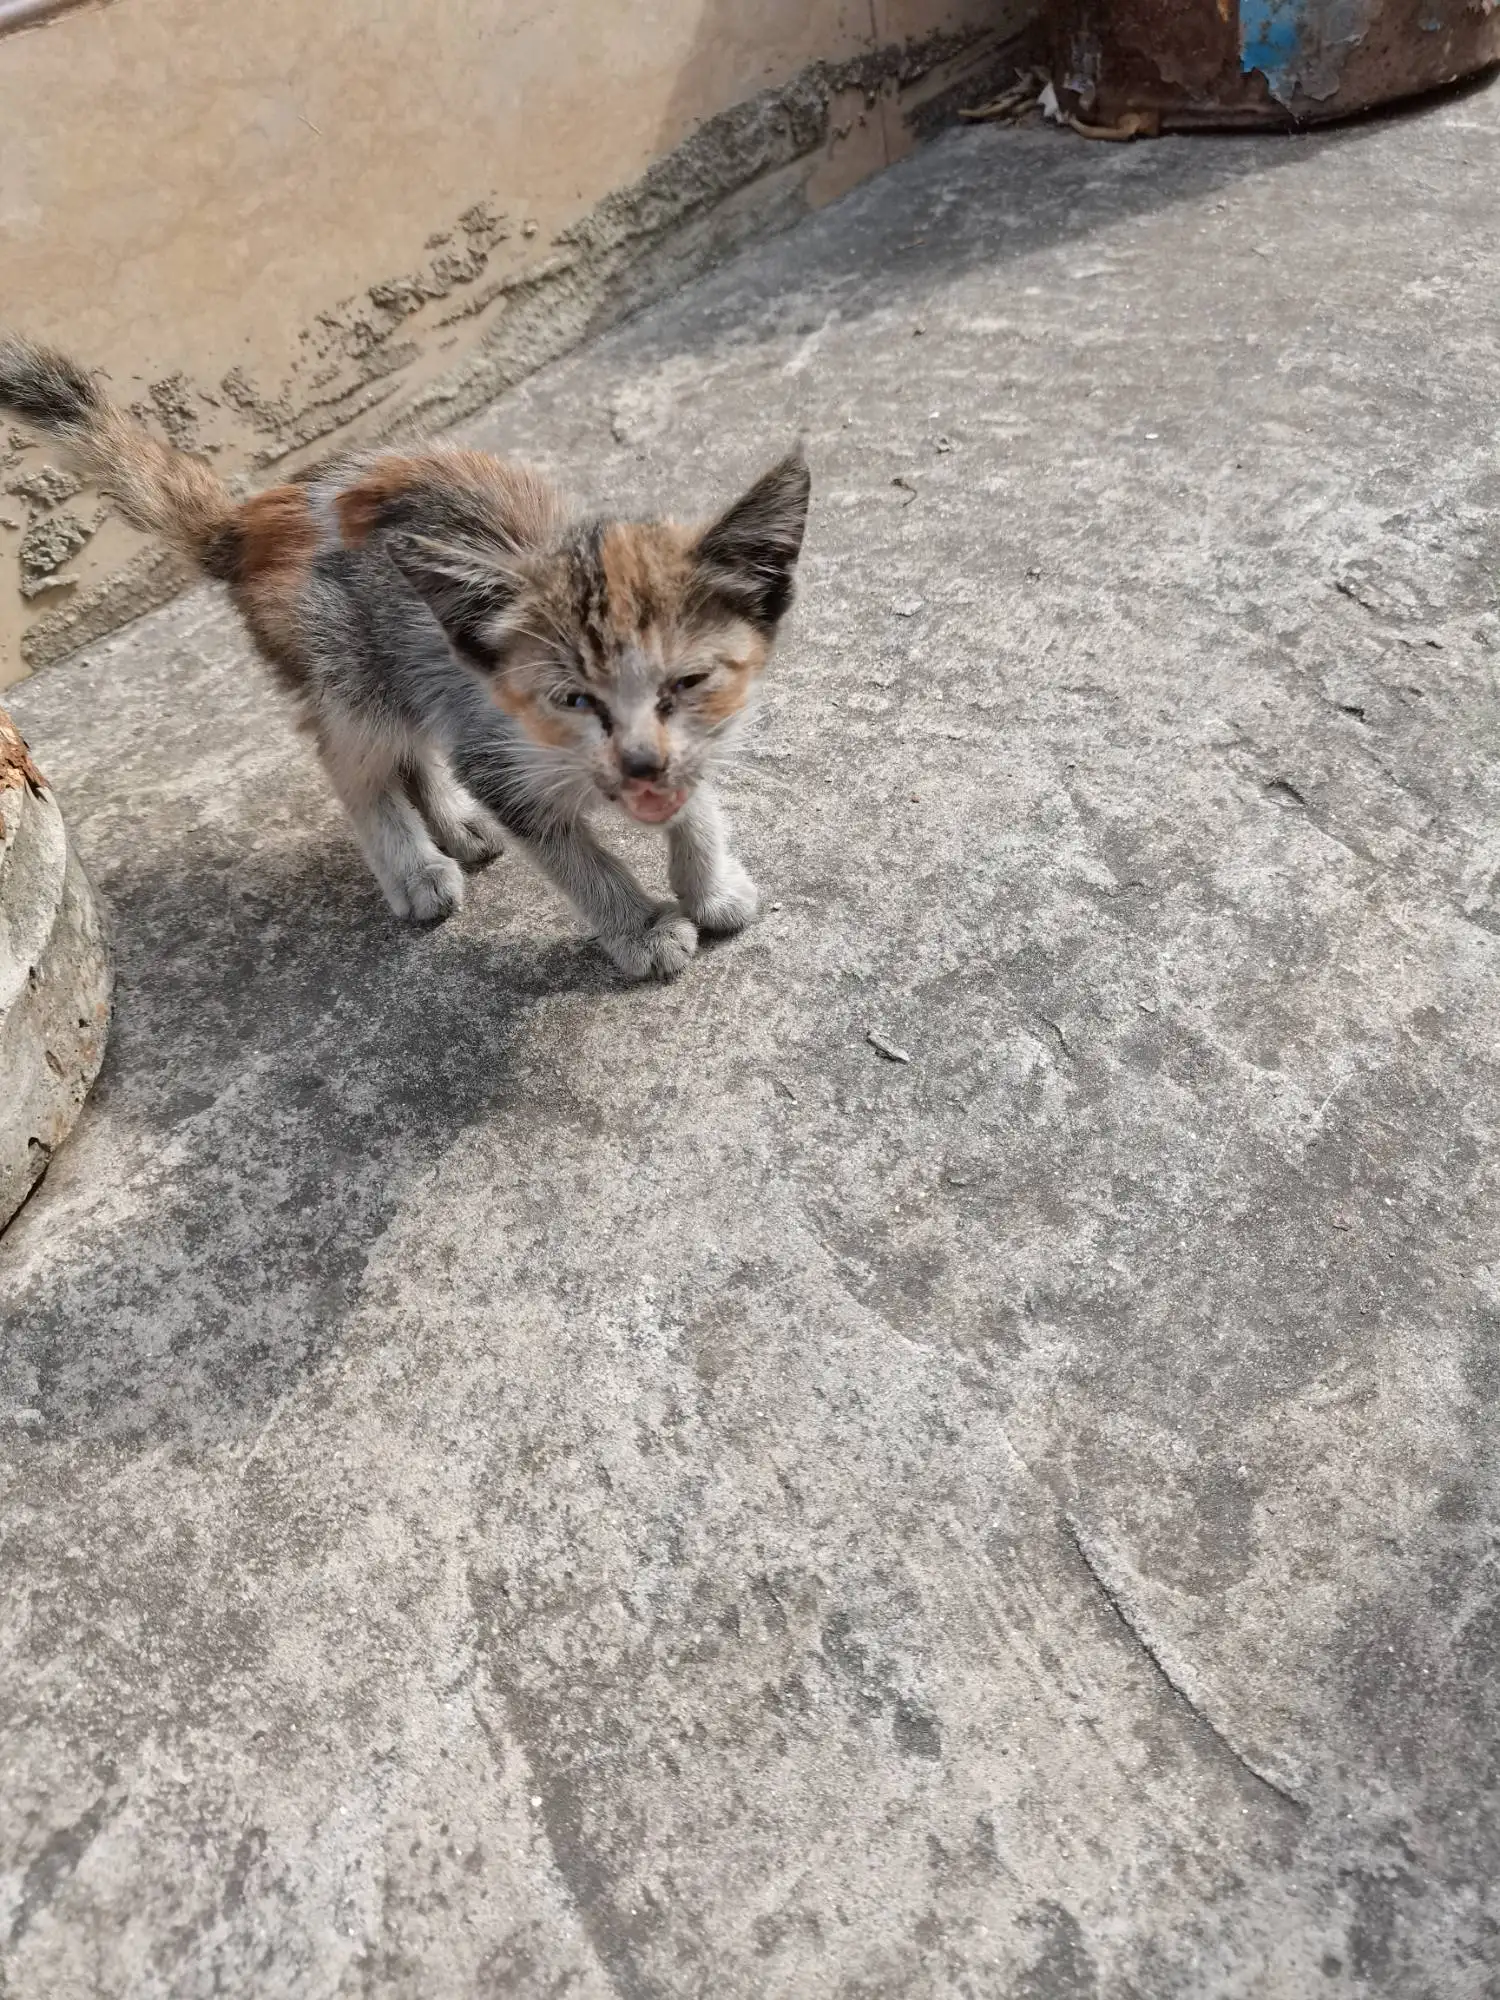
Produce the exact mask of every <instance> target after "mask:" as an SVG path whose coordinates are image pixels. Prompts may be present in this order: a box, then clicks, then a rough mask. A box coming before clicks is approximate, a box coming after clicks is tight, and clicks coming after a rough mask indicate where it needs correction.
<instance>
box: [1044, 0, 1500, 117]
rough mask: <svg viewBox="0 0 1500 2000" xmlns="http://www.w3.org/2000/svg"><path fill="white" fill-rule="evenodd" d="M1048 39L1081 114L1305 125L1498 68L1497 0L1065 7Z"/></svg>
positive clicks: (1213, 0) (1274, 0)
mask: <svg viewBox="0 0 1500 2000" xmlns="http://www.w3.org/2000/svg"><path fill="white" fill-rule="evenodd" d="M1054 33H1055V42H1054V68H1053V75H1054V78H1055V87H1056V89H1057V93H1058V96H1059V99H1060V100H1061V102H1062V106H1063V109H1064V110H1066V111H1068V112H1071V113H1072V114H1073V115H1075V116H1076V117H1079V118H1081V119H1085V120H1088V121H1090V122H1092V123H1095V124H1098V125H1101V126H1112V125H1120V124H1126V123H1128V121H1130V120H1131V119H1136V120H1138V121H1139V120H1150V121H1151V125H1152V127H1153V128H1154V127H1155V126H1156V125H1158V124H1159V125H1160V126H1161V127H1164V128H1166V129H1168V130H1184V129H1188V128H1191V127H1194V126H1211V127H1223V126H1246V125H1283V126H1284V125H1306V124H1314V123H1319V122H1322V121H1324V120H1327V119H1330V118H1343V117H1347V116H1349V114H1350V113H1352V112H1357V111H1368V110H1370V109H1372V108H1373V107H1374V106H1376V105H1380V104H1388V103H1391V102H1393V101H1394V100H1396V99H1398V98H1402V97H1411V96H1415V95H1418V94H1419V93H1421V92H1423V91H1428V90H1435V89H1438V88H1440V87H1441V86H1442V85H1444V84H1451V83H1456V82H1458V81H1459V80H1460V79H1462V78H1464V77H1469V76H1473V75H1475V74H1476V73H1477V72H1479V71H1480V70H1483V69H1486V68H1488V67H1489V66H1490V65H1492V64H1494V63H1500V0H1062V4H1061V6H1060V8H1059V10H1058V16H1057V26H1056V28H1055V31H1054Z"/></svg>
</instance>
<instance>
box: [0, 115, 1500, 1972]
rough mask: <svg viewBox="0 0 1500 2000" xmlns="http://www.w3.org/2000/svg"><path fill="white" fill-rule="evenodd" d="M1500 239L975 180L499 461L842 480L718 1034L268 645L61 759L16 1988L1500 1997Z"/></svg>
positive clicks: (596, 352) (129, 637) (1121, 163)
mask: <svg viewBox="0 0 1500 2000" xmlns="http://www.w3.org/2000/svg"><path fill="white" fill-rule="evenodd" d="M1497 186H1500V90H1490V91H1488V92H1479V93H1471V94H1469V95H1467V96H1462V97H1458V98H1455V99H1453V100H1451V101H1449V102H1447V103H1445V104H1442V105H1439V106H1436V107H1430V108H1428V109H1425V110H1423V111H1422V112H1421V113H1420V114H1418V115H1414V116H1408V117H1403V118H1401V119H1399V120H1393V121H1388V122H1377V123H1372V124H1367V125H1364V126H1361V127H1358V128H1355V129H1351V130H1348V131H1344V132H1341V133H1338V134H1329V135H1325V136H1321V137H1313V138H1298V139H1287V138H1273V137H1260V138H1230V139H1204V138H1197V139H1192V140H1188V139H1171V140H1164V141H1162V142H1160V143H1157V144H1148V145H1141V146H1138V147H1118V148H1116V147H1110V146H1096V145H1089V144H1087V143H1085V142H1083V141H1081V140H1077V139H1075V138H1073V137H1071V136H1060V135H1058V134H1055V133H1052V132H1049V131H1042V130H1036V131H1019V132H1017V131H1007V130H993V129H973V130H968V131H964V132H960V133H956V134H954V135H952V136H950V137H949V138H947V139H945V140H943V141H942V142H940V143H938V144H937V145H935V146H933V147H932V148H931V149H930V150H929V151H927V152H925V153H923V154H922V155H921V156H920V157H918V158H917V159H915V160H914V161H912V162H911V163H909V164H908V165H906V166H904V167H902V168H900V169H898V170H896V171H894V172H892V173H891V174H889V175H888V176H886V177H885V178H883V179H882V180H880V181H879V182H877V183H875V184H874V185H871V186H869V187H867V188H865V189H863V190H862V191H860V192H859V193H857V194H855V195H854V196H852V197H851V198H849V199H848V200H846V201H845V202H843V203H842V204H841V205H840V206H838V207H837V208H835V209H833V210H830V211H828V212H827V213H825V214H824V215H822V216H821V217H819V218H817V219H816V220H814V221H812V222H810V223H808V224H806V225H805V226H803V227H801V228H800V229H799V230H798V231H797V232H796V233H794V234H792V235H790V236H787V237H784V238H782V239H781V240H779V241H776V242H774V243H771V244H769V245H766V246H764V247H762V248H760V249H758V250H757V251H755V252H754V253H753V254H750V255H748V256H745V257H743V258H742V259H741V260H740V261H738V262H736V263H735V264H734V265H732V266H731V267H729V268H726V269H725V270H724V271H722V272H721V273H720V274H719V275H718V276H716V277H715V278H713V279H712V280H711V281H710V282H707V283H703V284H698V285H696V286H694V287H693V288H692V289H691V290H690V291H688V292H687V293H685V294H683V295H682V296H681V297H679V298H678V299H676V300H674V301H673V302H672V303H671V304H669V305H667V306H665V307H663V308H660V309H658V310H654V311H652V312H651V313H650V314H648V315H647V316H646V317H643V318H641V319H639V320H637V321H636V322H634V323H633V324H631V325H629V326H627V327H625V328H624V329H623V330H621V331H619V332H618V333H616V334H615V335H613V336H612V337H610V338H609V339H607V340H605V341H604V342H602V343H601V344H599V345H597V346H596V347H594V348H593V349H592V350H590V351H588V352H584V353H580V354H579V355H577V356H576V357H575V358H573V359H572V360H570V361H569V362H567V363H566V364H565V365H563V366H560V367H558V368H555V369H553V370H552V371H551V372H549V373H548V374H546V375H544V376H541V377H538V378H535V379H533V381H532V382H531V383H530V385H529V386H528V387H526V388H525V389H523V390H522V391H521V392H519V393H517V394H515V395H513V396H512V397H510V398H509V399H508V400H507V401H506V402H505V403H504V404H502V405H501V406H500V407H499V408H497V409H496V410H494V411H493V412H492V413H491V415H490V416H488V417H487V418H486V419H485V420H484V421H483V422H481V423H479V424H477V425H475V426H473V427H472V428H471V435H472V436H473V437H474V438H476V439H477V440H479V441H480V442H482V443H484V444H487V445H493V446H501V447H508V448H516V449H521V450H524V451H526V452H528V453H530V454H533V455H535V456H536V457H538V458H539V459H540V460H541V461H543V462H544V463H545V464H547V465H548V466H550V467H552V468H553V469H555V470H556V471H558V472H560V473H562V474H564V475H565V476H566V477H567V478H568V480H569V481H570V482H571V484H572V485H573V487H574V488H575V490H578V491H580V492H581V493H582V494H583V495H584V496H586V497H588V498H590V499H593V500H608V501H609V502H611V503H615V504H617V505H619V506H621V507H643V506H644V507H653V508H655V507H661V508H675V509H677V510H682V511H685V510H689V509H698V508H704V507H707V506H708V505H710V504H711V503H713V502H714V501H715V500H716V499H718V498H720V497H722V496H723V495H724V494H726V493H727V492H728V491H729V490H730V489H731V488H732V487H733V486H734V485H735V483H736V482H738V481H743V480H744V479H745V478H746V477H747V476H748V474H749V473H750V471H751V470H752V469H753V468H754V467H755V465H756V464H757V463H758V462H759V461H761V460H763V459H764V458H765V457H767V456H768V455H769V454H770V453H772V452H774V451H776V450H778V449H779V448H780V447H781V446H782V445H783V443H784V442H785V441H786V440H787V439H789V438H790V437H791V436H792V435H793V434H794V433H795V432H796V431H797V430H798V429H799V428H800V429H801V430H803V431H804V432H805V433H806V435H807V437H808V440H809V451H810V456H811V460H812V464H813V468H814V479H815V500H814V512H813V522H812V528H811V533H810V539H809V545H808V550H807V556H806V562H805V575H804V598H803V604H802V608H801V610H800V612H799V614H798V617H797V621H796V627H795V631H794V632H793V634H792V636H791V638H790V639H789V641H788V643H787V645H786V647H785V650H784V652H783V654H782V655H781V657H780V659H779V663H778V664H777V665H776V667H775V669H774V671H773V673H772V675H771V678H770V683H769V686H768V689H767V704H766V712H765V716H764V721H763V724H762V726H761V728H760V730H759V733H758V735H757V736H756V738H755V742H754V747H753V748H752V750H751V751H750V754H749V756H748V758H747V760H746V763H745V767H744V770H743V775H742V777H741V778H740V780H739V783H738V785H737V787H736V789H735V793H734V798H733V804H734V807H735V810H736V815H737V820H738V824H739V826H740V828H741V840H742V847H743V851H744V853H745V855H746V858H747V859H748V860H749V862H750V863H751V865H752V868H753V870H754V872H755V873H756V875H757V876H758V878H759V879H760V881H761V883H762V884H763V886H764V889H765V891H766V893H767V895H768V897H769V898H770V899H772V900H771V903H770V908H769V911H768V914H767V916H766V918H765V920H764V922H762V923H761V924H760V925H759V927H758V928H757V929H756V930H754V931H753V932H752V933H750V934H749V935H747V936H746V937H744V938H743V939H741V940H739V941H737V942H734V943H731V944H729V945H727V946H723V947H721V948H719V949H716V950H714V951H713V952H712V953H710V954H707V955H705V956H704V957H703V959H702V960H701V961H700V962H699V963H698V964H697V965H696V966H694V967H693V968H692V969H691V970H690V972H689V974H688V975H687V977H685V978H684V979H683V981H682V982H681V983H680V984H679V985H677V986H675V987H671V988H655V989H652V990H639V989H627V988H624V987H622V986H620V985H619V984H617V983H616V981H615V979H614V978H613V977H612V976H611V974H610V973H609V971H608V970H607V968H606V967H605V966H604V964H603V962H602V961H601V959H600V958H599V957H598V956H597V955H596V954H595V952H594V951H593V950H592V949H591V948H590V947H589V945H588V944H587V943H586V942H584V941H582V940H581V939H580V938H579V937H578V936H577V935H576V929H575V926H574V925H573V924H572V921H571V920H570V918H569V917H568V915H567V913H566V912H565V911H564V910H563V909H562V907H561V906H560V904H559V903H558V901H557V900H556V898H555V897H554V895H553V894H552V892H551V891H550V890H549V889H547V888H546V887H545V886H544V885H543V884H542V883H541V882H540V881H539V880H537V879H536V878H534V877H533V876H532V875H531V874H530V873H529V872H528V871H527V869H526V868H525V866H524V865H523V864H522V863H521V862H520V861H519V860H517V859H516V858H514V857H508V858H506V859H502V861H501V862H500V863H498V864H497V865H496V867H495V868H493V869H492V870H491V871H490V872H489V873H488V874H487V875H486V876H484V877H483V878H481V879H480V880H479V881H478V882H477V883H476V884H475V892H474V894H473V895H472V897H471V900H470V903H469V906H468V908H467V909H466V910H465V911H464V913H463V914H462V916H461V917H460V918H458V919H457V920H455V921H454V922H452V923H450V924H448V925H447V926H445V927H444V928H442V929H441V930H438V931H435V932H432V933H429V934H425V935H424V934H417V933H413V932H411V931H406V930H402V929H399V928H398V927H396V926H395V925H394V924H393V923H392V922H391V921H389V920H388V919H387V917H386V915H385V914H384V911H383V908H382V906H381V904H380V903H379V901H378V899H377V896H376V893H375V890H374V888H373V886H372V884H371V882H370V880H369V879H368V877H367V875H366V873H365V871H364V868H363V866H362V864H361V863H360V862H359V860H358V859H357V858H356V855H355V853H354V850H353V848H352V846H351V844H350V842H349V840H348V838H347V837H346V835H345V833H344V831H343V830H342V827H341V825H340V822H339V819H338V816H337V814H336V812H335V809H334V808H333V806H332V805H331V803H330V801H329V797H328V794H327V792H326V790H325V788H324V786H323V784H322V782H321V781H320V779H319V776H318V774H317V772H316V770H315V769H314V766H313V764H312V762H311V760H310V757H309V755H308V753H307V751H306V749H305V748H304V747H303V745H302V744H301V742H300V741H299V740H298V739H296V738H295V737H294V736H293V735H292V733H291V732H290V730H289V729H288V726H287V723H286V720H285V717H284V714H283V712H282V710H281V708H280V707H279V706H278V703H277V700H276V699H275V698H274V697H273V696H272V695H271V694H270V693H269V692H268V691H267V686H266V682H265V679H264V677H263V676H262V675H261V673H260V672H259V671H258V670H257V669H256V668H255V667H254V666H253V665H252V664H251V661H250V658H249V655H248V653H247V650H246V648H245V646H244V644H243V642H242V640H241V638H240V635H239V633H238V632H237V630H236V629H235V626H234V623H233V621H232V619H231V617H230V616H229V614H228V613H227V612H226V611H225V609H224V608H223V607H222V606H221V604H220V603H219V602H218V601H217V599H216V598H215V597H213V596H212V595H210V594H209V593H207V592H202V593H199V594H196V595H194V596H191V597H189V598H186V599H184V600H182V601H181V602H179V603H178V604H176V605H175V606H173V607H172V608H170V609H169V610H168V611H166V612H164V613H162V614H160V615H159V616H155V617H153V618H151V619H150V620H148V621H146V622H145V623H142V624H140V625H137V626H136V627H134V628H133V629H132V630H131V631H129V632H127V633H126V634H124V635H123V636H121V637H120V638H118V639H117V640H115V641H114V642H112V643H110V644H107V645H102V646H100V647H98V648H96V649H94V650H93V651H92V652H91V653H90V655H89V657H88V659H87V660H86V661H84V662H78V663H74V664H72V665H70V666H68V667H66V668H63V669H60V670H57V671H54V672H52V673H49V674H47V675H45V676H43V677H42V678H40V679H38V680H37V681H35V682H34V683H32V684H30V685H28V686H27V687H26V688H25V689H24V690H22V691H21V693H20V698H19V700H18V701H17V703H16V711H17V715H18V718H19V720H20V721H21V722H22V724H23V726H24V727H25V728H26V729H27V730H28V732H29V734H30V737H31V739H32V742H33V747H34V749H35V751H36V753H37V755H38V758H39V760H40V761H41V762H42V764H43V766H44V768H46V769H47V770H48V771H49V773H50V774H51V776H52V777H53V779H54V782H55V783H56V784H57V785H58V787H59V789H60V792H61V795H62V797H63V799H64V802H65V804H66V805H67V806H68V807H70V809H71V816H72V823H73V826H74V829H75V832H76V836H77V839H78V842H79V844H80V847H81V849H82V851H83V854H84V856H85V858H86V860H87V861H88V862H89V864H90V865H91V868H92V871H93V875H94V878H95V880H96V882H97V884H98V887H99V889H100V890H101V892H102V894H103V896H104V897H105V899H106V901H107V904H108V907H109V909H110V911H111V913H112V918H113V925H114V935H115V939H116V944H117V948H118V954H119V1002H118V1019H117V1023H116V1027H115V1031H114V1038H113V1041H112V1044H111V1048H110V1053H109V1057H108V1060H107V1062H106V1066H105V1072H104V1075H103V1077H102V1079H101V1082H100V1085H99V1088H98V1092H97V1095H96V1097H95V1099H94V1101H93V1104H92V1108H91V1110H90V1111H89V1112H88V1113H87V1114H86V1116H85V1118H84V1121H83V1123H82V1125H81V1126H80V1128H79V1130H78V1132H77V1133H76V1135H75V1136H74V1138H73V1140H72V1141H71V1142H70V1144H69V1145H68V1146H67V1147H66V1148H65V1149H64V1150H63V1152H62V1154H61V1155H60V1156H59V1158H58V1160H57V1161H56V1163H55V1165H54V1166H53V1169H52V1171H51V1173H50V1175H49V1176H48V1178H47V1180H46V1181H45V1183H44V1184H43V1186H42V1188H41V1190H40V1192H39V1193H38V1194H37V1195H36V1197H35V1198H34V1199H33V1201H32V1202H31V1204H30V1205H29V1206H28V1208H27V1209H25V1210H24V1211H23V1212H22V1215H21V1216H20V1218H19V1220H18V1221H17V1223H16V1224H15V1226H14V1227H13V1228H12V1229H11V1230H10V1232H9V1233H8V1234H7V1235H6V1237H5V1238H4V1240H3V1244H0V1283H3V1287H4V1295H5V1319H6V1335H5V1341H4V1348H3V1353H4V1370H5V1380H4V1395H5V1405H4V1407H5V1411H6V1413H7V1414H6V1423H5V1432H4V1435H5V1438H6V1444H5V1455H4V1467H5V1492H4V1499H3V1506H0V1521H3V1532H4V1539H3V1547H4V1590H5V1600H4V1603H5V1610H4V1618H3V1633H4V1640H3V1645H4V1656H5V1664H4V1688H5V1696H4V1716H3V1722H4V1730H3V1789H4V1798H5V1802H6V1803H5V1812H4V1814H3V1818H0V1832H3V1845H4V1865H5V1868H6V1869H7V1871H8V1873H7V1874H6V1875H5V1878H4V1881H5V1889H4V1902H3V1906H0V1921H3V1923H4V1925H6V1926H8V1931H9V1939H10V1943H9V1948H8V1955H7V1957H6V1959H5V1966H6V1983H5V1984H4V1987H3V1991H4V1992H5V1993H6V1994H7V1995H10V1996H26V2000H42V1996H46V2000H74V1996H93V1995H109V1996H130V2000H144V1996H157V1995H173V1996H199V1995H203V1996H206V1995H209V1994H221V1993H222V1994H234V1995H240V1994H256V1995H261V1994H264V1995H272V1996H282V1995H289V1996H298V2000H301V1996H313V1995H318V1996H323V1995H341V1996H342V1995H365V1994H368V1995H381V1996H387V1995H390V1996H397V1995H401V1996H406V1995H410V1996H412V1997H413V2000H434V1997H435V1996H471V1995H472V1996H478V1995H513V1994H514V1995H522V1996H542V1995H547V1996H552V1995H564V1994H566V1995H568V1996H580V1997H581V1996H587V1995H603V1994H610V1993H614V1994H619V1995H622V1996H628V1997H629V2000H636V1997H637V1996H648V1995H672V1996H675V1995H704V1996H714V2000H721V1996H722V1997H723V2000H728V1997H729V1996H761V1995H777V1996H799V1997H800V1996H825V1995H827V1996H832V1995H839V1996H846V2000H855V1996H859V1997H860V2000H874V1996H876V1995H881V1996H886V1995H892V1996H893V1995H912V1996H918V1995H921V1996H926V1995H934V1996H936V1995H944V1996H946V1995H966V1996H991V1995H1009V1996H1011V2000H1085V1996H1087V2000H1126V1996H1133V1997H1134V2000H1169V1996H1193V2000H1198V1996H1207V1995H1212V1996H1221V1995H1222V1996H1229V1995H1234V1996H1240V1995H1244V1996H1249V1995H1273V1996H1302V1995H1319V1996H1321V1995H1329V1996H1337V1995H1352V1994H1379V1995H1387V1994H1389V1995H1400V1996H1403V2000H1405V1996H1432V2000H1463V1996H1478V1995H1481V1994H1491V1993H1494V1992H1495V1991H1496V1990H1497V1982H1500V1929H1497V1925H1500V1892H1497V1887H1496V1884H1497V1877H1500V1818H1497V1814H1500V1792H1497V1777H1500V1772H1497V1726H1500V1712H1497V1711H1500V1664H1497V1642H1500V1609H1497V1598H1496V1544H1497V1538H1500V1467H1497V1461H1496V1449H1495V1436H1496V1427H1495V1423H1494V1419H1493V1402H1494V1396H1495V1389H1496V1373H1497V1368H1496V1362H1497V1348H1496V1309H1497V1305H1500V1240H1497V1227H1496V1221H1495V1204H1496V1197H1497V1187H1496V1182H1497V1166H1496V1155H1495V1139H1496V1125H1497V1111H1500V1089H1497V1073H1496V1050H1497V1033H1500V1006H1497V985H1496V973H1497V957H1500V941H1497V939H1500V816H1497V814H1500V780H1497V767H1496V763H1495V753H1496V750H1497V747H1500V723H1497V710H1496V704H1495V694H1496V685H1495V684H1496V671H1497V668H1500V650H1497V643H1500V616H1497V605H1500V451H1497V435H1496V434H1497V416H1496V411H1497V392H1500V320H1497V302H1500V203H1497V200H1496V193H1495V190H1496V188H1497ZM872 1028H873V1029H875V1030H876V1031H877V1032H878V1033H880V1034H882V1035H883V1036H885V1037H886V1038H888V1039H889V1040H890V1041H892V1042H894V1043H896V1044H899V1045H900V1046H902V1047H904V1048H905V1049H906V1050H908V1051H909V1052H910V1055H911V1061H910V1063H909V1064H906V1065H900V1064H895V1063H892V1062H890V1061H888V1060H886V1059H885V1058H883V1057H882V1056H881V1055H880V1054H879V1053H878V1052H877V1051H876V1049H875V1048H874V1047H872V1045H871V1044H870V1042H869V1041H868V1040H867V1039H866V1036H867V1031H869V1030H870V1029H872Z"/></svg>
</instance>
